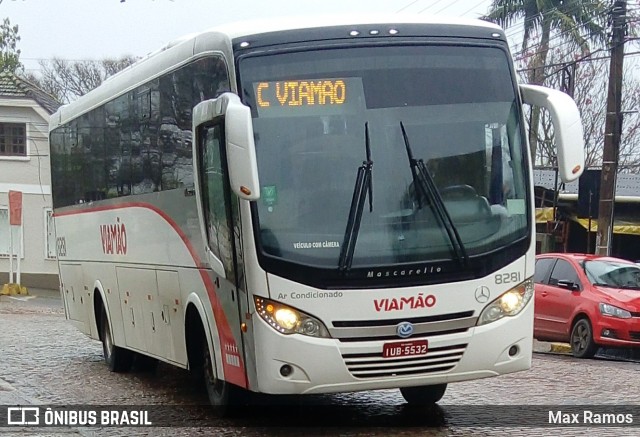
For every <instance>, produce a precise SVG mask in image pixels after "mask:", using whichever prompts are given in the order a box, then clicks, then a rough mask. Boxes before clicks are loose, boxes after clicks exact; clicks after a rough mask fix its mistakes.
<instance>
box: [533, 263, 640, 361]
mask: <svg viewBox="0 0 640 437" xmlns="http://www.w3.org/2000/svg"><path fill="white" fill-rule="evenodd" d="M534 281H535V318H534V337H535V338H536V339H538V340H543V341H561V342H568V343H569V344H571V351H572V353H573V355H574V356H575V357H578V358H589V357H592V356H593V355H595V353H596V351H597V350H598V347H600V346H607V347H640V266H638V265H637V264H634V263H632V262H630V261H626V260H623V259H618V258H612V257H603V256H598V255H582V254H569V253H545V254H541V255H537V256H536V271H535V275H534Z"/></svg>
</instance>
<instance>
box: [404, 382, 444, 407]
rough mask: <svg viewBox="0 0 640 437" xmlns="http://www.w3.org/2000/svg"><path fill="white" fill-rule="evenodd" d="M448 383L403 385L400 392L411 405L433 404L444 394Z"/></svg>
mask: <svg viewBox="0 0 640 437" xmlns="http://www.w3.org/2000/svg"><path fill="white" fill-rule="evenodd" d="M446 390H447V384H435V385H421V386H419V387H402V388H401V389H400V393H401V394H402V397H403V398H404V400H405V401H407V403H409V404H410V405H433V404H435V403H436V402H438V401H439V400H440V399H442V397H443V396H444V392H445V391H446Z"/></svg>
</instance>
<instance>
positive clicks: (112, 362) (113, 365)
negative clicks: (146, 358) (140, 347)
mask: <svg viewBox="0 0 640 437" xmlns="http://www.w3.org/2000/svg"><path fill="white" fill-rule="evenodd" d="M100 329H101V337H102V353H103V354H104V361H105V363H107V366H108V367H109V370H111V371H112V372H127V371H128V370H129V369H131V364H133V352H131V351H130V350H128V349H123V348H121V347H119V346H116V345H115V344H114V343H113V336H112V335H111V328H110V327H109V320H108V319H107V314H106V313H105V312H104V311H103V312H102V317H101V328H100Z"/></svg>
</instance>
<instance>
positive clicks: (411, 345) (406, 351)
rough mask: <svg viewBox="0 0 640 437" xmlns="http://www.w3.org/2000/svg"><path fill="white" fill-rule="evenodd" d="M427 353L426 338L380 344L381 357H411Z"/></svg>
mask: <svg viewBox="0 0 640 437" xmlns="http://www.w3.org/2000/svg"><path fill="white" fill-rule="evenodd" d="M426 354H427V340H413V341H403V342H397V343H385V344H383V345H382V358H398V357H411V356H414V355H426Z"/></svg>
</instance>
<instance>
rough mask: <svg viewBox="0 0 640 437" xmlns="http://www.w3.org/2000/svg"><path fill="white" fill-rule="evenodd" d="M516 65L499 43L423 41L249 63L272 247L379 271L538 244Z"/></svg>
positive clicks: (245, 77) (245, 71)
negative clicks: (533, 236) (532, 239)
mask: <svg viewBox="0 0 640 437" xmlns="http://www.w3.org/2000/svg"><path fill="white" fill-rule="evenodd" d="M509 62H510V61H509V58H508V55H507V53H506V52H505V51H503V50H501V49H499V48H496V47H479V46H478V47H462V46H419V45H412V46H381V47H357V48H353V47H352V48H340V49H335V48H333V49H316V50H313V51H300V52H288V53H279V54H272V55H269V56H248V57H245V58H243V59H242V60H241V61H240V63H239V74H240V81H241V86H242V95H243V99H244V101H245V103H247V104H248V105H249V106H250V107H251V108H252V113H253V117H254V120H253V122H254V136H255V142H256V152H257V157H258V170H259V174H260V183H261V185H262V186H261V198H260V200H259V201H258V202H257V208H256V210H255V212H256V215H255V217H254V219H255V220H257V229H258V230H259V239H260V243H261V247H262V250H263V252H264V253H265V254H267V255H269V256H272V257H277V258H279V259H281V260H285V261H289V262H295V263H300V264H305V265H310V266H315V267H321V268H336V267H337V266H339V265H341V264H343V265H349V266H350V265H351V264H352V265H353V266H354V267H366V266H372V265H375V266H381V265H392V264H399V263H418V262H424V261H436V260H449V259H459V260H460V259H463V258H466V257H467V256H468V257H471V256H474V255H479V254H485V253H491V252H494V251H496V250H498V249H501V248H503V247H505V246H508V245H509V244H510V243H513V242H514V241H516V240H520V239H522V238H526V237H527V236H528V235H529V228H528V224H527V223H528V221H527V214H528V212H527V211H528V208H527V205H528V204H529V200H528V190H527V178H528V176H527V172H526V165H527V164H526V158H525V157H526V155H525V151H524V144H525V142H524V140H523V136H522V126H521V124H520V119H521V115H520V112H519V105H518V103H517V98H516V92H515V90H516V87H515V83H514V81H513V76H512V71H511V69H510V64H509ZM367 137H368V139H367ZM412 159H413V161H412ZM363 165H364V166H366V167H367V168H366V172H365V170H359V168H360V167H362V166H363ZM358 175H360V176H358ZM365 176H366V178H367V179H366V186H363V185H362V182H358V178H360V179H362V178H364V177H365ZM425 184H426V185H425ZM365 198H366V206H365V207H364V208H362V207H361V208H360V209H361V210H363V211H362V213H361V215H360V214H356V213H357V208H354V207H352V204H354V205H355V204H356V203H357V201H358V202H360V203H362V204H365V201H364V199H365ZM350 217H351V218H350ZM354 220H355V222H356V223H355V226H354ZM343 246H351V249H350V250H351V251H352V253H350V254H349V255H348V256H347V258H348V260H346V261H344V258H345V255H344V253H343V254H342V255H343V256H341V252H342V248H343Z"/></svg>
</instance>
